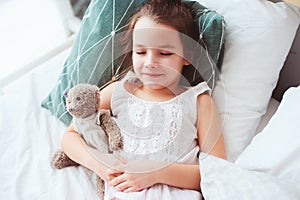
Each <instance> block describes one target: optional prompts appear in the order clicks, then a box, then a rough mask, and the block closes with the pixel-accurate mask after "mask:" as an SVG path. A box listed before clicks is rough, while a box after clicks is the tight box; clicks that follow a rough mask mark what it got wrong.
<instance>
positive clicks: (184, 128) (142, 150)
mask: <svg viewBox="0 0 300 200" xmlns="http://www.w3.org/2000/svg"><path fill="white" fill-rule="evenodd" d="M126 84H129V85H134V84H136V85H137V86H138V84H140V82H139V80H138V79H137V77H136V76H135V74H134V73H133V72H129V73H128V74H127V75H126V77H125V78H124V79H123V80H122V81H121V83H120V84H119V86H117V87H116V89H115V91H114V93H113V96H112V106H111V108H112V113H113V115H114V116H115V117H116V122H117V123H118V125H119V127H120V128H121V131H122V137H123V142H124V147H123V149H122V150H121V151H120V152H118V153H119V154H120V155H121V156H123V157H125V158H127V159H129V160H141V162H142V160H156V161H165V162H168V163H174V162H177V163H186V164H198V153H199V146H198V145H197V130H196V126H195V125H196V120H197V108H196V99H197V96H198V95H199V94H201V93H204V92H208V93H209V92H210V89H209V87H208V86H207V84H206V83H205V82H202V83H200V84H198V85H197V86H194V87H190V88H187V90H186V91H185V92H183V93H181V94H179V95H178V96H176V97H174V98H172V99H170V100H168V101H163V102H154V101H146V100H143V99H140V98H137V97H135V96H134V95H133V94H131V93H130V92H129V91H128V90H127V89H125V88H127V87H126ZM182 178H184V177H182ZM105 199H106V200H144V199H146V200H152V199H153V200H158V199H163V200H164V199H167V200H168V199H172V200H176V199H178V200H182V199H189V200H193V199H195V200H199V199H201V193H200V192H198V191H195V190H187V189H181V188H176V187H172V186H168V185H163V184H156V185H154V186H152V187H150V188H148V189H144V190H142V191H140V192H133V193H123V192H118V191H116V190H115V189H114V188H112V187H110V186H109V185H108V184H105Z"/></svg>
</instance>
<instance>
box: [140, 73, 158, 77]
mask: <svg viewBox="0 0 300 200" xmlns="http://www.w3.org/2000/svg"><path fill="white" fill-rule="evenodd" d="M142 75H143V76H145V77H148V78H159V77H162V76H163V74H160V73H142Z"/></svg>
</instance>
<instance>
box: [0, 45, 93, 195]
mask: <svg viewBox="0 0 300 200" xmlns="http://www.w3.org/2000/svg"><path fill="white" fill-rule="evenodd" d="M68 54H69V51H65V52H63V53H60V54H59V56H57V57H55V58H53V59H51V60H50V61H48V62H47V63H45V64H43V65H42V66H39V67H38V68H36V69H34V70H33V71H31V72H29V73H27V75H25V76H23V77H21V78H19V79H18V80H17V81H14V82H12V83H11V84H9V85H7V86H5V88H3V90H2V91H1V95H0V199H3V200H4V199H5V200H27V199H28V200H36V199H43V200H46V199H49V200H50V199H51V200H53V199H55V200H58V199H64V200H66V199H72V200H75V199H78V200H79V199H80V200H82V199H97V198H98V195H97V193H96V192H95V186H94V182H93V181H94V178H95V176H94V174H92V173H91V172H90V171H89V170H87V169H85V168H83V167H78V168H75V167H73V168H72V167H71V168H66V169H63V170H54V169H52V168H51V166H50V157H51V153H52V152H54V151H55V150H57V149H58V148H59V147H60V143H59V142H60V137H61V135H62V133H63V132H64V131H65V130H66V126H65V125H64V124H63V123H62V122H60V121H59V120H58V119H56V118H54V117H53V116H52V115H51V114H50V112H48V111H47V110H45V109H43V108H42V107H41V106H40V104H41V101H42V99H43V98H45V97H46V95H47V94H48V92H49V91H50V90H51V88H52V87H53V86H54V84H55V83H56V81H57V78H58V75H59V73H60V71H61V67H62V66H63V62H64V61H65V59H66V57H67V56H68Z"/></svg>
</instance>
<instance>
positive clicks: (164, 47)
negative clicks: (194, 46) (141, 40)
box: [133, 44, 176, 49]
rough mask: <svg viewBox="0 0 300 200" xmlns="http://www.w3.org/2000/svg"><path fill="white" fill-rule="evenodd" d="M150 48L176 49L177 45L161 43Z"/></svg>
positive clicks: (137, 45) (137, 46) (139, 46)
mask: <svg viewBox="0 0 300 200" xmlns="http://www.w3.org/2000/svg"><path fill="white" fill-rule="evenodd" d="M133 47H135V48H145V45H142V44H135V45H134V46H133ZM148 48H149V47H148ZM150 48H156V49H176V47H175V46H173V45H171V44H164V45H159V46H157V47H150Z"/></svg>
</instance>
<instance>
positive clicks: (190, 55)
mask: <svg viewBox="0 0 300 200" xmlns="http://www.w3.org/2000/svg"><path fill="white" fill-rule="evenodd" d="M194 56H195V53H194V52H193V51H191V50H187V52H186V55H185V57H184V58H183V59H184V61H183V65H184V66H189V65H190V64H191V62H192V60H194Z"/></svg>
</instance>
